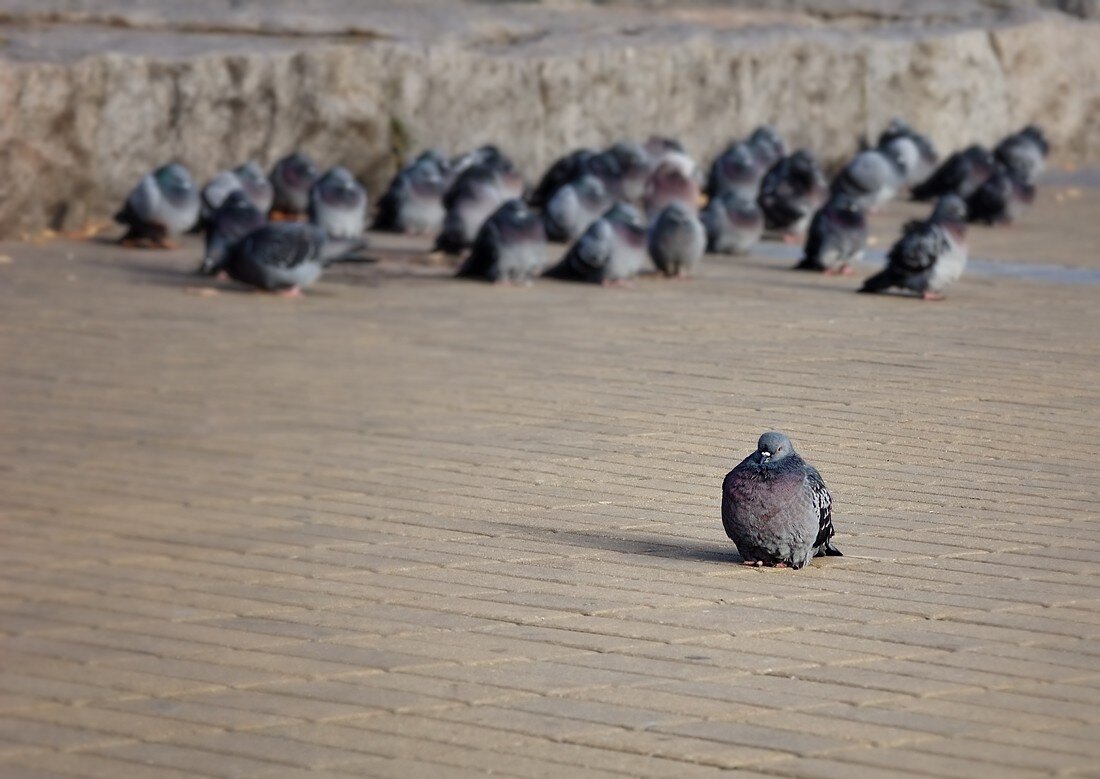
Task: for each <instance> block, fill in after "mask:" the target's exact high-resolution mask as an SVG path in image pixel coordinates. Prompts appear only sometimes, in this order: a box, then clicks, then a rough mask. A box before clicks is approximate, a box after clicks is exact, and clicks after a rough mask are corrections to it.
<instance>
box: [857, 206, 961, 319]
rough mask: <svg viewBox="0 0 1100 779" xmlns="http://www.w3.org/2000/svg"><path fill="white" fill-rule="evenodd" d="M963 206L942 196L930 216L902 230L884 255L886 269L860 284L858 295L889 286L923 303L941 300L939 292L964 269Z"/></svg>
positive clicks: (913, 222) (883, 289) (909, 224)
mask: <svg viewBox="0 0 1100 779" xmlns="http://www.w3.org/2000/svg"><path fill="white" fill-rule="evenodd" d="M966 215H967V214H966V203H964V202H963V200H962V198H960V197H959V196H958V195H944V196H943V197H942V198H940V200H939V202H938V203H936V208H935V210H934V211H933V212H932V216H931V217H929V218H928V219H926V220H914V221H911V222H909V223H908V224H907V225H905V227H904V228H902V236H901V238H900V239H899V240H898V242H897V243H895V244H894V246H893V248H891V249H890V253H889V254H888V255H887V264H886V268H885V269H884V270H882V271H881V272H879V273H877V274H875V275H874V276H872V277H871V278H869V279H867V281H865V282H863V287H862V288H860V290H859V291H860V292H883V291H885V290H887V289H889V288H891V287H899V288H901V289H907V290H911V291H913V292H916V293H917V294H919V295H921V296H922V297H923V298H924V299H925V300H942V299H943V290H944V288H945V287H947V285H948V284H950V283H951V282H953V281H955V280H956V279H958V278H959V276H961V275H962V272H963V269H964V268H965V267H966Z"/></svg>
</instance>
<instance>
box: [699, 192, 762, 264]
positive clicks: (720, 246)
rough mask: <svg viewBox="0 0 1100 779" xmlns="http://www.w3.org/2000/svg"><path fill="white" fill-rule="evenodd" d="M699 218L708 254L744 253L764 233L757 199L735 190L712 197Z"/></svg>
mask: <svg viewBox="0 0 1100 779" xmlns="http://www.w3.org/2000/svg"><path fill="white" fill-rule="evenodd" d="M699 217H700V219H702V221H703V226H704V227H705V228H706V231H707V251H711V252H715V253H716V254H745V253H747V252H748V251H749V249H751V248H752V247H753V246H755V245H756V244H757V242H759V241H760V237H761V236H762V235H763V234H764V213H763V212H762V211H761V210H760V206H758V205H757V204H756V198H755V197H745V196H743V195H741V194H738V193H737V192H736V191H734V190H730V191H727V192H723V193H722V194H720V195H717V196H716V197H712V198H711V199H710V202H709V203H707V207H706V208H704V209H703V212H702V213H701V214H700V215H699Z"/></svg>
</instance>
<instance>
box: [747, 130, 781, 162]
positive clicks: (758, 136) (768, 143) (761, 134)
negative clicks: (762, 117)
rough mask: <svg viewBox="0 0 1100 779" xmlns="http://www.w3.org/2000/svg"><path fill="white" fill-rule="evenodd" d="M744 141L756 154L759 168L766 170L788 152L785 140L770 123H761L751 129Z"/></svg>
mask: <svg viewBox="0 0 1100 779" xmlns="http://www.w3.org/2000/svg"><path fill="white" fill-rule="evenodd" d="M745 143H747V144H748V145H749V148H751V149H752V151H753V154H754V155H756V159H757V160H758V161H759V163H760V169H761V170H767V169H768V168H770V167H771V166H772V165H774V164H775V163H777V162H779V161H780V160H781V159H783V158H784V157H786V156H787V154H788V149H787V142H786V141H785V140H784V139H783V136H782V135H780V134H779V131H778V130H776V129H775V128H774V127H772V126H771V125H770V124H762V125H760V126H759V127H757V128H756V129H755V130H753V131H752V135H750V136H749V137H748V139H747V140H746V141H745Z"/></svg>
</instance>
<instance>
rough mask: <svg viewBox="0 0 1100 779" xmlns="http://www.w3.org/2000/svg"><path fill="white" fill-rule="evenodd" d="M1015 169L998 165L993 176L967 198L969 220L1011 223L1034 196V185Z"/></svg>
mask: <svg viewBox="0 0 1100 779" xmlns="http://www.w3.org/2000/svg"><path fill="white" fill-rule="evenodd" d="M1021 175H1022V174H1019V173H1017V172H1016V171H1015V170H1014V169H1012V168H1009V167H1006V166H1005V165H1002V164H1000V163H998V164H997V167H996V170H995V171H994V173H993V175H992V176H990V177H989V178H988V179H986V180H985V183H984V184H982V185H981V186H980V187H978V188H977V190H975V191H974V194H972V195H971V196H970V197H968V198H967V199H966V208H967V215H968V216H969V218H970V221H971V222H981V223H982V224H987V225H995V224H1012V223H1013V222H1015V221H1016V220H1017V219H1019V218H1020V216H1021V215H1022V214H1023V212H1024V209H1025V208H1026V207H1027V206H1029V205H1031V203H1032V201H1033V200H1034V199H1035V187H1034V186H1033V185H1031V184H1029V183H1027V182H1026V181H1024V180H1023V179H1021V178H1020V176H1021Z"/></svg>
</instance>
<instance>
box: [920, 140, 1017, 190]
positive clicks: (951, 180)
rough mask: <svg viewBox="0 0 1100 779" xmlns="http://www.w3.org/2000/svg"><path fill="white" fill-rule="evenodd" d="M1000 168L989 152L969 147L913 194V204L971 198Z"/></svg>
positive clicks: (977, 147) (944, 164)
mask: <svg viewBox="0 0 1100 779" xmlns="http://www.w3.org/2000/svg"><path fill="white" fill-rule="evenodd" d="M995 168H996V162H995V161H994V159H993V155H992V154H991V153H990V152H989V150H988V149H986V148H983V147H982V146H978V145H974V146H968V147H967V148H965V149H963V150H962V151H957V152H955V153H954V154H952V155H951V156H950V157H948V158H947V159H946V160H945V161H944V163H943V164H942V165H940V166H939V167H938V168H936V170H935V172H934V173H933V174H932V175H931V176H929V177H928V178H927V179H925V180H924V181H922V182H921V183H920V184H918V185H916V186H915V187H913V188H912V190H910V194H911V195H912V197H913V200H938V199H939V198H941V197H943V196H944V195H958V196H959V197H961V198H964V199H965V198H968V197H970V196H971V195H972V194H974V192H975V191H977V189H978V187H980V186H981V185H982V184H983V183H984V182H985V180H986V179H988V178H989V177H990V176H991V175H992V174H993V171H994V170H995Z"/></svg>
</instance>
